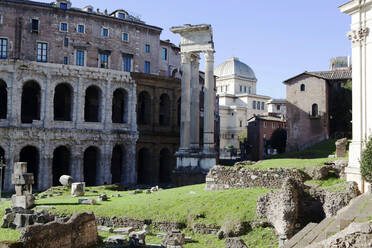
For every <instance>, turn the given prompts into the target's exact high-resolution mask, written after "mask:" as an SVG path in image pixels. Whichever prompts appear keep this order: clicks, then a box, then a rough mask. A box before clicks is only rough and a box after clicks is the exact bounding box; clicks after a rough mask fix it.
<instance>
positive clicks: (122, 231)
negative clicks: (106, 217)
mask: <svg viewBox="0 0 372 248" xmlns="http://www.w3.org/2000/svg"><path fill="white" fill-rule="evenodd" d="M134 230H135V228H133V227H122V228H116V229H115V230H114V233H120V234H129V233H131V232H134Z"/></svg>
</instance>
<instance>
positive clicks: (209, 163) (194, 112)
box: [171, 24, 216, 171]
mask: <svg viewBox="0 0 372 248" xmlns="http://www.w3.org/2000/svg"><path fill="white" fill-rule="evenodd" d="M171 31H172V32H173V33H176V34H180V35H181V60H182V93H181V131H180V132H181V145H180V149H179V151H178V152H177V153H176V157H177V168H178V169H179V168H199V169H201V170H202V171H209V169H211V168H212V167H213V166H214V165H215V164H216V154H215V151H214V108H215V103H214V98H215V96H214V94H215V92H214V69H213V68H214V44H213V32H212V27H211V25H205V24H203V25H184V26H180V27H173V28H171ZM200 53H204V54H205V85H204V113H203V114H204V134H203V146H201V144H199V130H200V123H199V117H200V110H199V59H200V56H199V54H200Z"/></svg>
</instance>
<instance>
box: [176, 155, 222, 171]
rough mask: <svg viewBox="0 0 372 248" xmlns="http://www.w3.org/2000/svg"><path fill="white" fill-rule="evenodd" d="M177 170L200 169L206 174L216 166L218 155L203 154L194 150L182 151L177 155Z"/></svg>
mask: <svg viewBox="0 0 372 248" xmlns="http://www.w3.org/2000/svg"><path fill="white" fill-rule="evenodd" d="M176 157H177V168H186V167H192V168H197V167H199V168H200V169H201V170H203V171H205V172H207V173H208V172H209V170H210V169H211V168H212V167H213V166H215V165H216V154H215V153H212V152H210V153H209V152H208V153H207V152H201V151H195V150H194V151H193V150H189V151H186V150H180V151H178V152H177V153H176Z"/></svg>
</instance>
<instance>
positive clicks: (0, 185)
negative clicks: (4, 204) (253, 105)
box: [0, 157, 5, 200]
mask: <svg viewBox="0 0 372 248" xmlns="http://www.w3.org/2000/svg"><path fill="white" fill-rule="evenodd" d="M4 167H5V164H4V158H3V157H0V200H1V193H2V192H1V191H2V188H3V169H4Z"/></svg>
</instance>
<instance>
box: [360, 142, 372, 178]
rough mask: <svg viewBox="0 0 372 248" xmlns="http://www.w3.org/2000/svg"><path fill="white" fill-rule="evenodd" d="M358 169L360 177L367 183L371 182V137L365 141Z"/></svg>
mask: <svg viewBox="0 0 372 248" xmlns="http://www.w3.org/2000/svg"><path fill="white" fill-rule="evenodd" d="M360 164H361V166H360V171H361V173H362V177H363V179H364V180H366V181H367V182H369V183H372V137H370V138H369V141H368V142H367V145H366V149H365V150H364V151H363V153H362V161H361V163H360Z"/></svg>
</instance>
